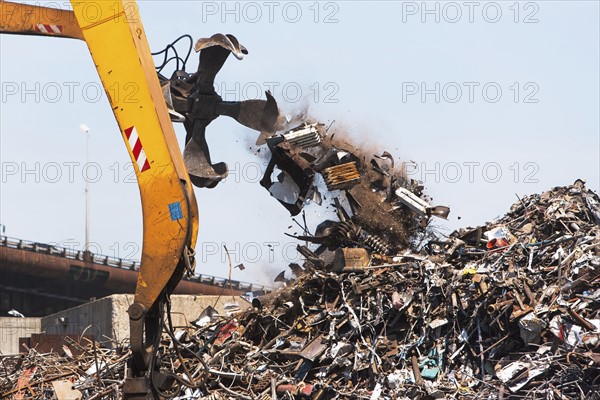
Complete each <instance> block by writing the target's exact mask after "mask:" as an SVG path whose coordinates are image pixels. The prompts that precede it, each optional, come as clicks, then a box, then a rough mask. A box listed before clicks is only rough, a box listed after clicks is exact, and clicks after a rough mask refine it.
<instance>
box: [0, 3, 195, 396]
mask: <svg viewBox="0 0 600 400" xmlns="http://www.w3.org/2000/svg"><path fill="white" fill-rule="evenodd" d="M72 7H73V11H67V10H56V9H51V8H46V7H38V6H30V5H24V4H18V3H11V2H5V1H0V17H1V21H0V32H3V33H14V34H26V35H45V36H58V37H69V38H76V39H82V40H84V41H85V42H86V44H87V46H88V48H89V51H90V53H91V55H92V58H93V60H94V64H95V65H96V69H97V70H98V74H99V76H100V79H101V81H102V84H103V86H104V88H105V91H106V93H107V96H108V99H109V101H110V105H111V108H112V110H113V112H114V115H115V117H116V119H117V122H118V124H119V127H120V131H121V135H122V137H123V140H124V142H125V145H126V147H127V150H128V152H129V155H130V157H131V161H132V162H133V166H134V169H135V172H136V176H137V181H138V185H139V189H140V195H141V201H142V210H143V225H144V227H143V235H144V236H143V248H142V260H141V268H140V271H139V275H138V282H137V287H136V293H135V299H134V304H133V305H132V306H131V308H130V310H129V315H130V327H131V332H130V337H131V346H132V351H133V354H134V365H133V369H134V370H135V371H134V376H133V378H134V379H133V380H131V381H130V383H131V384H130V385H129V391H130V395H129V396H127V397H128V398H138V397H136V394H138V395H139V396H140V397H139V398H145V397H144V395H147V393H149V391H150V389H149V387H148V384H147V379H146V378H145V376H144V375H147V374H146V371H147V370H148V369H149V360H150V357H151V355H152V354H153V343H154V342H155V340H156V338H157V335H160V331H159V329H158V323H157V321H158V319H159V315H158V313H159V312H160V310H158V306H157V304H158V303H159V301H158V300H159V299H160V298H161V295H162V294H169V292H170V290H172V289H173V288H174V287H175V286H176V284H177V283H178V282H179V280H180V279H181V277H182V275H183V273H184V271H185V269H186V267H187V268H193V267H192V265H193V250H192V249H194V248H195V245H196V238H197V234H198V213H197V204H196V198H195V195H194V192H193V189H192V184H191V182H190V178H189V175H188V173H187V170H186V168H185V165H184V163H183V157H182V155H181V151H180V148H179V145H178V143H177V138H176V136H175V131H174V129H173V125H172V123H171V120H170V117H169V114H168V110H167V106H166V104H165V100H164V98H163V94H162V91H161V87H160V84H159V81H158V77H157V74H156V71H155V68H154V63H153V60H152V55H151V53H150V49H149V46H148V42H147V39H146V34H145V32H144V28H143V26H142V23H141V20H140V15H139V13H138V12H137V5H136V3H135V1H129V0H103V1H92V0H72ZM92 8H93V12H91V11H90V10H91V9H92ZM124 206H127V205H126V204H124ZM144 325H145V326H144ZM144 329H145V336H146V338H145V340H144ZM135 379H138V381H135ZM126 386H127V385H126ZM125 389H126V390H127V388H125ZM131 393H133V395H131Z"/></svg>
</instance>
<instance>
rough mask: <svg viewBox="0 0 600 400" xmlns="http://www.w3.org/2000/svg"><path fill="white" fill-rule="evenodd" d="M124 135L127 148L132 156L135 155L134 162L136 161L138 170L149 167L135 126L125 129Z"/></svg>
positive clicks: (144, 169) (142, 170) (141, 170)
mask: <svg viewBox="0 0 600 400" xmlns="http://www.w3.org/2000/svg"><path fill="white" fill-rule="evenodd" d="M125 137H127V142H128V143H129V148H130V149H131V152H132V153H133V157H135V162H136V163H137V165H138V169H139V170H140V172H144V171H146V170H148V169H150V163H149V162H148V159H147V158H146V153H145V152H144V146H142V141H141V140H140V137H139V136H138V134H137V132H136V130H135V126H132V127H131V128H127V129H125Z"/></svg>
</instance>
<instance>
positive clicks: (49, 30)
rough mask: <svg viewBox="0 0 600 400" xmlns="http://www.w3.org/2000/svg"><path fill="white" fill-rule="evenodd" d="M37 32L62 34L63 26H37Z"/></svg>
mask: <svg viewBox="0 0 600 400" xmlns="http://www.w3.org/2000/svg"><path fill="white" fill-rule="evenodd" d="M35 30H36V31H37V32H41V33H62V30H63V27H62V25H49V24H35Z"/></svg>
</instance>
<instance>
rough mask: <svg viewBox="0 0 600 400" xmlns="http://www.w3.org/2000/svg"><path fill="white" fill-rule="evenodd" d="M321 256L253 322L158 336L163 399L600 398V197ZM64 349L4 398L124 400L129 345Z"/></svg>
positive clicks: (28, 371) (42, 360)
mask: <svg viewBox="0 0 600 400" xmlns="http://www.w3.org/2000/svg"><path fill="white" fill-rule="evenodd" d="M340 161H342V162H343V161H344V160H340ZM400 195H402V193H401V194H400ZM404 195H406V193H404ZM409 200H411V201H413V202H416V203H419V201H418V200H416V199H414V198H411V196H410V195H406V198H405V199H404V202H406V203H408V202H409ZM413 206H414V207H415V210H416V209H418V207H419V206H418V204H413ZM346 228H348V227H347V226H346ZM346 228H342V227H340V228H339V231H343V229H346ZM332 230H333V228H332ZM350 230H351V229H350ZM344 235H350V236H352V235H353V234H349V233H348V232H347V231H344ZM346 237H347V236H346ZM336 243H337V244H336ZM348 244H350V245H351V246H349V247H346V246H347V245H348ZM336 246H337V247H336ZM320 247H321V248H326V247H329V250H327V251H329V252H330V253H331V254H326V252H319V251H316V250H315V251H314V252H313V251H312V250H310V249H309V248H308V247H306V246H299V247H298V250H299V251H300V252H301V254H303V255H304V256H305V261H304V263H303V265H302V266H300V265H296V264H292V265H291V266H290V267H291V268H292V271H293V272H294V274H295V275H296V280H293V281H291V280H288V281H287V284H286V286H285V287H284V288H282V289H280V290H279V291H277V292H275V293H273V294H271V295H267V296H266V297H262V298H256V299H254V301H253V309H252V310H249V311H245V312H242V313H238V314H234V315H230V316H219V315H217V314H216V313H215V312H214V310H210V309H208V310H204V311H203V312H202V314H201V315H200V316H199V318H198V319H197V320H196V321H195V322H194V323H193V324H190V326H187V327H171V326H169V324H168V323H166V325H167V327H166V329H165V331H166V334H165V335H164V336H163V340H162V344H161V347H160V350H159V355H160V356H159V359H157V362H158V361H159V362H160V363H161V364H162V365H163V369H168V370H169V371H170V372H171V377H172V384H173V386H172V390H171V391H170V392H168V393H163V395H164V396H165V397H167V398H177V399H225V398H230V399H276V398H279V399H282V398H312V399H331V398H355V399H378V398H388V399H408V398H410V399H412V398H422V399H431V398H463V399H484V398H485V399H503V398H505V399H517V398H532V399H533V398H544V399H576V398H577V399H584V398H585V399H600V342H599V341H600V285H599V282H600V198H599V197H598V195H597V194H595V193H593V192H592V191H591V190H588V189H586V188H585V185H584V183H583V182H582V181H580V180H578V181H576V182H575V183H574V184H573V185H571V186H568V187H558V188H554V189H552V190H550V191H547V192H545V193H542V194H541V195H538V194H534V195H531V196H527V197H524V198H522V199H519V200H518V201H517V202H516V203H515V204H514V205H513V206H512V208H511V209H510V211H509V212H508V213H507V214H506V215H505V216H504V217H502V218H500V219H498V220H496V221H494V222H491V223H487V224H486V225H484V226H480V227H476V228H468V229H461V230H458V231H455V232H453V233H452V234H451V235H449V236H448V237H446V238H445V239H436V240H431V241H430V242H428V243H427V244H426V245H424V246H422V248H421V249H420V250H417V249H413V250H405V251H403V252H393V253H390V255H386V254H385V253H389V251H388V250H389V249H386V248H385V247H381V248H377V246H375V245H372V246H367V245H364V246H361V245H358V244H357V243H356V242H355V241H354V240H345V241H344V240H342V241H339V242H335V241H333V240H330V241H324V243H323V245H322V246H320ZM375 249H377V250H375ZM392 254H393V255H392ZM84 340H86V339H84ZM66 346H67V347H71V348H72V350H69V349H68V348H65V350H63V352H64V351H66V354H64V355H63V356H60V357H59V356H58V355H52V356H50V355H41V354H37V353H36V351H35V350H34V349H31V350H30V351H29V353H28V354H27V355H25V356H23V357H20V358H17V359H12V360H11V359H5V360H3V361H2V364H3V365H4V366H3V368H1V369H0V391H1V393H3V395H4V396H8V395H18V394H21V397H20V398H25V397H27V396H30V395H31V396H34V397H35V396H40V395H42V394H43V395H44V396H46V397H45V398H52V395H54V394H55V395H56V398H58V399H61V398H64V399H66V398H81V397H82V398H86V399H90V398H119V396H120V394H119V393H120V384H121V383H122V379H123V376H124V368H125V364H126V363H125V360H126V358H127V354H128V350H127V347H126V346H122V347H120V346H115V350H111V351H108V350H106V349H97V350H96V347H95V346H92V345H91V344H90V343H88V345H87V346H82V345H78V344H75V343H73V342H72V341H71V342H70V343H67V344H66ZM74 350H77V351H78V352H79V353H80V354H81V355H79V356H73V354H72V353H73V351H74ZM11 362H16V365H14V364H11ZM61 385H62V386H61ZM65 385H66V386H67V387H68V393H69V395H70V396H72V395H73V393H77V396H80V397H64V396H66V395H59V393H61V392H60V391H59V389H58V388H59V387H61V388H62V387H63V386H65ZM64 390H66V389H64ZM73 390H74V391H76V392H72V391H73ZM61 396H63V397H61ZM98 396H100V397H98ZM16 398H19V397H16Z"/></svg>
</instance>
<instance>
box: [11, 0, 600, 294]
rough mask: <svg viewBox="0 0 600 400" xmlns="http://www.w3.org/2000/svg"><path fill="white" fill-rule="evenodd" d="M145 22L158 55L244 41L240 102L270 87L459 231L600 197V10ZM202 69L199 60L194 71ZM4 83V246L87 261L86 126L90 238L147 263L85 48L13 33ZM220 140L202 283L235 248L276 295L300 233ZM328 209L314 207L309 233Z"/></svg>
mask: <svg viewBox="0 0 600 400" xmlns="http://www.w3.org/2000/svg"><path fill="white" fill-rule="evenodd" d="M41 4H45V2H42V3H41ZM50 4H53V5H55V6H56V5H59V6H60V7H62V8H67V6H68V4H65V3H64V2H61V1H59V2H58V3H57V2H54V3H50ZM139 8H140V12H141V16H142V20H143V23H144V26H145V29H146V33H147V35H148V39H149V42H150V46H151V48H152V49H153V51H156V50H159V49H162V48H163V47H164V46H165V45H166V44H168V43H169V42H171V41H172V40H173V39H175V38H176V37H178V36H179V35H182V34H185V33H189V34H191V35H192V36H193V37H194V38H199V37H206V36H210V35H212V34H213V33H217V32H222V33H232V34H234V35H236V36H237V37H238V39H239V40H240V42H241V43H242V44H244V45H245V46H246V47H247V48H248V50H249V52H250V54H249V55H248V56H247V57H246V58H245V59H244V60H242V61H238V60H236V59H234V58H231V59H229V60H228V61H227V63H226V65H225V67H224V68H223V70H222V71H221V73H220V75H219V76H218V80H219V86H218V90H219V91H221V92H222V93H223V94H224V95H225V97H226V98H227V99H234V98H239V97H243V96H248V97H254V96H255V95H256V93H257V91H258V89H260V90H264V89H267V88H269V87H272V88H273V89H274V90H273V93H274V95H275V97H276V98H277V99H278V100H279V103H280V106H281V108H282V109H283V110H284V111H287V112H288V113H293V112H295V111H297V110H300V109H302V108H303V107H305V106H306V105H308V106H309V107H310V113H311V115H313V116H316V117H318V118H320V119H321V120H322V121H323V122H330V121H332V120H335V121H336V123H335V124H334V126H335V127H336V128H337V129H338V131H341V130H344V131H347V132H348V134H349V135H350V136H351V137H353V138H354V139H355V140H356V141H357V142H359V143H363V144H364V145H365V146H368V148H369V149H373V150H374V151H382V150H388V151H390V152H391V153H393V154H394V155H395V156H396V158H397V162H406V163H408V166H407V167H408V169H409V172H410V173H411V176H413V177H414V178H416V179H421V180H423V181H424V183H425V186H426V188H427V191H428V193H429V194H430V195H431V196H432V197H433V199H434V203H436V204H444V205H448V206H450V207H451V209H452V211H451V214H450V220H449V221H448V222H439V223H438V222H436V224H439V225H440V226H441V227H442V228H443V229H444V230H445V232H450V231H451V230H452V229H454V228H457V227H460V226H464V225H478V224H481V223H484V222H485V221H488V220H491V219H493V218H494V217H496V216H498V215H501V214H503V213H505V212H506V211H507V210H508V208H509V207H510V205H511V204H512V203H513V202H514V201H516V196H515V194H519V195H525V194H529V193H534V192H540V191H543V190H546V189H548V188H551V187H554V186H558V185H567V184H570V183H572V182H573V181H574V180H575V179H577V178H583V179H585V180H587V182H588V186H589V187H591V188H592V189H594V190H598V189H599V188H600V183H599V181H600V172H599V170H600V161H599V153H600V137H599V131H600V127H599V114H598V110H599V108H600V107H599V106H600V105H599V86H600V84H599V47H600V46H599V20H600V18H599V3H598V2H597V1H579V2H577V1H569V2H567V1H537V2H520V3H515V2H512V1H511V2H475V3H468V2H467V3H465V2H454V3H444V2H428V3H427V5H426V9H424V6H423V3H422V2H393V1H386V2H366V1H352V2H320V3H314V2H249V3H244V2H227V3H223V2H194V1H184V2H178V1H168V2H167V1H142V2H140V3H139ZM196 64H197V59H196V55H195V53H194V54H192V61H191V62H190V68H194V67H195V66H196ZM0 81H1V83H2V98H1V103H0V107H1V109H0V146H1V149H0V156H1V164H2V177H1V178H2V181H1V190H0V223H2V224H4V225H5V226H6V234H7V235H9V236H13V237H17V238H23V239H30V240H34V241H40V242H63V244H69V245H71V246H75V247H78V248H81V246H82V244H83V241H84V215H85V212H84V210H85V208H84V206H85V201H84V191H83V189H84V179H83V177H82V171H83V166H84V163H85V136H84V135H83V134H82V133H81V132H80V131H79V125H80V124H81V123H85V124H87V125H88V126H89V127H90V128H91V135H92V136H91V144H92V146H91V159H92V161H94V162H96V163H98V165H99V168H96V167H95V166H93V167H90V168H89V169H88V172H90V177H91V178H93V179H94V180H98V181H97V182H96V183H93V184H92V185H91V196H92V197H91V199H92V210H91V226H92V228H91V237H92V241H93V242H96V243H97V245H98V247H99V249H100V250H101V251H102V253H105V254H110V255H115V254H118V255H119V256H121V257H126V256H133V258H139V257H140V254H139V250H138V251H137V252H136V251H135V250H136V246H140V245H141V240H142V219H141V207H140V204H139V194H138V189H137V184H136V183H135V180H134V179H131V176H132V175H131V174H132V172H133V170H132V169H131V167H128V166H127V164H128V163H129V159H128V155H127V152H126V150H125V146H124V144H123V142H122V139H121V137H120V134H119V130H118V126H117V124H116V122H115V120H114V117H113V115H112V113H111V110H110V107H109V105H108V101H107V99H106V97H105V95H104V94H102V93H98V92H97V90H98V89H100V88H101V86H100V83H99V79H98V77H97V74H96V71H95V69H94V67H93V63H92V60H91V57H90V56H89V53H88V51H87V47H86V46H85V43H83V42H80V41H75V40H66V39H53V38H37V37H23V36H20V37H19V36H5V35H3V36H0ZM177 131H178V135H179V139H180V141H183V137H184V132H183V129H182V127H181V126H178V127H177ZM209 132H210V133H209V144H210V146H211V151H212V153H213V155H214V159H215V160H219V161H226V162H228V163H229V165H230V169H231V170H232V176H231V178H230V179H228V180H227V181H226V182H224V183H223V184H221V185H219V186H218V188H216V189H213V190H197V191H196V195H197V197H198V204H199V208H200V235H199V242H200V243H201V244H200V245H199V247H198V248H197V251H198V253H204V254H200V255H199V257H198V266H197V271H198V272H205V273H208V274H214V275H219V276H226V275H227V268H226V265H227V264H226V262H225V260H224V255H223V252H222V250H221V244H222V243H225V244H226V245H227V247H228V248H229V249H230V250H231V251H232V252H234V253H235V254H233V257H234V263H237V262H244V263H245V264H246V266H247V269H246V270H245V271H243V272H239V271H236V272H235V275H234V277H235V278H237V279H241V280H247V281H258V282H268V281H269V280H270V278H272V277H273V276H274V274H275V273H277V272H279V271H280V270H282V269H284V268H285V266H286V265H287V261H290V260H293V259H295V257H296V256H295V252H294V250H293V246H294V245H295V243H294V242H293V241H291V240H290V239H288V238H287V237H286V236H284V234H283V233H284V232H290V233H294V232H296V231H297V229H290V230H288V226H289V225H292V223H291V219H290V218H289V215H288V214H287V213H286V211H285V209H284V208H283V207H280V206H279V205H278V204H277V203H276V201H275V200H274V199H272V198H269V195H268V193H267V192H266V191H264V189H263V188H262V187H260V185H259V184H258V179H259V178H258V177H257V174H258V170H259V169H264V162H265V161H266V160H265V159H264V158H261V157H259V156H257V155H255V152H253V151H249V147H250V146H251V145H252V143H253V142H254V139H255V136H256V135H255V133H254V132H252V131H250V130H248V129H246V128H243V127H240V126H238V125H236V123H235V122H234V121H232V120H229V119H226V118H222V119H220V120H217V121H215V122H214V123H213V124H212V125H211V126H210V127H209ZM262 153H264V151H263V152H262ZM413 162H414V163H413ZM36 163H39V164H36ZM27 171H29V172H27ZM97 171H100V173H101V176H100V177H98V178H95V174H96V172H97ZM117 171H118V172H117ZM70 173H72V176H70ZM498 174H500V175H498ZM323 213H324V211H323V210H322V209H320V208H318V207H309V214H310V215H309V219H310V221H317V220H318V219H319V218H321V217H322V215H323ZM459 216H460V217H461V220H460V221H459V220H458V217H459ZM312 226H313V227H314V223H313V224H312ZM70 238H73V239H72V240H70V241H69V242H67V243H65V242H64V241H65V240H66V239H70ZM267 242H273V243H271V246H273V247H271V248H273V249H274V250H273V251H272V250H271V248H270V247H269V245H268V244H267ZM140 248H141V247H140ZM203 250H204V251H203ZM213 253H216V254H213ZM286 253H287V254H286ZM273 265H275V267H274V266H273Z"/></svg>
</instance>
